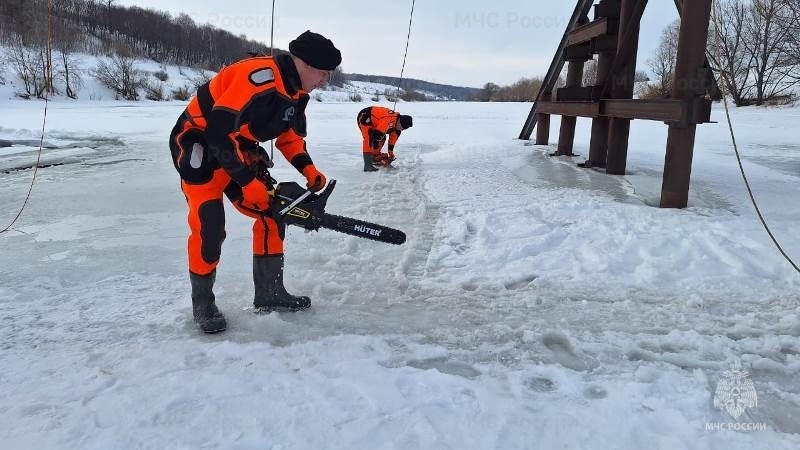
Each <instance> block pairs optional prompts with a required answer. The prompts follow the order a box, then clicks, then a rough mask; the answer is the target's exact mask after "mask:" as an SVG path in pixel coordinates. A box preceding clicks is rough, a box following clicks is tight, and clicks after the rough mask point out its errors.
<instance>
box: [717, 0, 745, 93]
mask: <svg viewBox="0 0 800 450" xmlns="http://www.w3.org/2000/svg"><path fill="white" fill-rule="evenodd" d="M748 20H749V7H748V5H747V4H746V3H745V1H744V0H719V1H718V2H716V3H715V4H714V31H713V32H714V36H712V38H710V39H709V40H710V46H711V52H710V53H711V58H712V61H713V63H714V66H715V67H717V70H718V71H719V77H720V80H721V88H722V90H723V91H724V92H725V93H726V94H727V95H730V96H731V99H732V100H733V103H734V104H735V105H736V106H745V105H747V104H749V100H748V99H747V97H748V96H749V94H750V91H751V90H752V83H751V81H750V69H751V68H752V67H753V57H752V54H751V53H750V52H748V51H747V46H746V44H745V35H744V33H745V24H746V22H747V21H748Z"/></svg>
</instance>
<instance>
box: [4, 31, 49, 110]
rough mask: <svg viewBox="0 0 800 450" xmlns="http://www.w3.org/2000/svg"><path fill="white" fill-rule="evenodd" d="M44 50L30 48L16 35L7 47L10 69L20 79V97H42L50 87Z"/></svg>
mask: <svg viewBox="0 0 800 450" xmlns="http://www.w3.org/2000/svg"><path fill="white" fill-rule="evenodd" d="M45 53H46V51H45V50H44V49H42V48H31V47H27V46H25V45H24V44H23V40H22V38H21V37H20V36H16V37H15V38H14V39H13V40H12V42H11V46H9V47H8V50H7V53H6V59H7V61H8V63H9V64H10V65H11V70H12V71H13V72H14V74H15V75H16V76H17V78H19V80H20V81H22V87H23V89H24V91H23V92H21V93H19V94H20V95H21V96H22V97H25V98H30V97H31V96H34V97H36V98H44V94H45V92H46V91H48V90H50V89H52V87H53V84H52V78H51V75H50V74H48V70H47V69H48V66H47V57H46V56H44V55H45Z"/></svg>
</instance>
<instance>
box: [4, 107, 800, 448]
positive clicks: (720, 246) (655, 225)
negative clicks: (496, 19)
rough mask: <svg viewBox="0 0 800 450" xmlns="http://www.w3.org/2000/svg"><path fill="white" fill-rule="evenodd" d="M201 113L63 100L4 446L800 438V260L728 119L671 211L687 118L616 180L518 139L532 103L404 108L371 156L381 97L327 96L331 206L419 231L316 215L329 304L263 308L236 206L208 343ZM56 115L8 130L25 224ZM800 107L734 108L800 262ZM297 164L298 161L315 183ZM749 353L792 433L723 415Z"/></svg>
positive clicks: (12, 247) (24, 227)
mask: <svg viewBox="0 0 800 450" xmlns="http://www.w3.org/2000/svg"><path fill="white" fill-rule="evenodd" d="M183 106H184V104H183V103H180V102H168V103H152V102H145V103H125V102H110V101H94V102H90V101H82V102H69V101H64V100H61V101H57V102H54V103H51V104H50V110H49V112H48V119H47V120H48V122H47V123H48V126H47V130H48V131H47V136H46V139H45V140H46V143H47V144H48V145H47V147H49V148H47V149H45V150H44V153H43V161H44V163H45V164H46V165H48V167H45V168H42V169H40V171H39V175H38V179H37V181H36V184H35V186H34V190H33V195H32V198H31V200H30V204H29V205H28V207H27V208H26V210H25V211H24V213H23V215H22V217H21V219H20V220H19V222H18V223H17V224H16V225H15V226H14V228H13V229H12V230H10V231H9V232H7V233H5V234H2V235H0V249H1V250H0V320H2V324H3V325H2V327H0V337H1V338H2V339H1V340H0V342H2V344H0V367H2V370H0V405H2V406H0V440H1V441H2V442H3V444H2V446H3V448H14V449H17V448H37V449H39V448H83V449H108V448H153V449H162V448H343V449H345V448H346V449H353V448H365V449H366V448H369V449H376V448H402V449H412V448H497V449H512V448H546V449H550V448H626V449H627V448H630V449H639V448H665V449H679V448H725V449H754V448H770V449H774V448H786V449H795V448H799V447H800V384H798V382H797V378H798V374H800V274H798V273H796V272H795V271H794V270H793V269H792V267H791V266H790V265H789V264H788V263H787V262H786V261H785V260H783V259H782V258H781V256H780V254H779V253H778V252H777V250H776V249H775V248H774V246H773V245H772V243H771V241H770V240H769V238H768V236H767V235H766V233H765V232H764V230H763V229H762V228H761V225H760V223H759V222H758V220H757V218H756V216H755V213H754V211H753V209H752V207H751V206H750V204H749V200H748V199H747V196H746V191H745V188H744V186H743V184H742V182H741V177H740V175H739V173H738V167H737V165H736V161H735V158H734V156H733V152H732V149H731V147H730V144H729V137H728V136H727V128H726V125H725V124H724V123H718V124H708V125H702V126H700V127H699V129H698V138H697V139H698V142H697V146H696V149H695V162H694V166H693V172H692V191H691V194H690V206H689V208H687V209H684V210H666V209H659V208H655V207H653V206H652V205H655V204H657V203H658V196H659V191H660V173H661V170H662V168H663V161H664V148H665V142H666V131H667V130H666V126H664V125H663V124H661V123H654V122H636V123H634V125H633V127H632V132H631V146H630V150H629V152H628V155H629V158H628V171H629V174H628V175H626V176H616V177H614V176H607V175H605V174H603V173H600V172H596V171H592V170H584V169H579V168H577V167H576V166H575V164H574V162H576V161H575V160H573V159H567V158H551V157H548V156H546V155H547V153H548V152H550V151H552V150H553V149H552V148H547V147H538V146H533V145H530V143H527V142H525V141H519V140H516V139H514V138H515V137H516V136H517V134H518V133H519V130H520V128H521V126H522V123H523V121H524V119H525V117H526V116H527V113H528V110H529V108H530V105H528V104H471V103H403V104H402V105H401V106H402V111H403V112H404V113H409V114H412V115H413V116H414V124H415V125H414V128H412V129H410V130H408V131H407V132H405V133H404V134H403V136H402V138H401V139H400V142H399V143H398V148H397V154H398V158H399V159H398V161H397V163H396V165H397V168H396V169H395V170H392V171H381V172H379V173H364V172H362V171H361V167H362V163H361V154H360V135H359V132H358V129H357V128H356V126H355V116H356V113H357V112H358V110H360V109H361V108H363V107H364V106H365V104H363V103H362V104H355V103H341V104H330V103H317V102H312V103H311V104H310V105H309V110H308V115H309V137H308V148H309V151H310V152H311V154H312V156H313V157H314V159H315V161H316V163H317V165H318V167H319V168H320V169H321V170H323V171H324V172H325V173H326V174H327V175H329V176H330V177H333V178H336V179H337V180H338V184H337V188H336V192H334V194H333V196H332V198H331V201H330V202H329V211H330V212H333V213H335V214H340V215H348V216H352V217H357V218H362V219H365V220H369V221H373V222H378V223H382V224H385V225H388V226H392V227H396V228H399V229H401V230H404V231H405V232H406V233H407V235H408V241H407V242H406V244H405V245H403V246H389V245H384V244H380V243H375V242H372V241H366V240H360V239H357V238H355V237H350V236H346V235H342V234H337V233H334V232H332V231H326V230H322V231H319V232H315V233H304V232H303V231H302V230H299V229H296V228H290V229H289V232H288V233H287V239H286V241H287V244H286V248H287V256H286V258H287V269H286V270H287V271H286V275H287V281H286V282H287V286H288V287H289V288H290V290H292V291H294V292H297V293H300V294H309V295H311V296H312V300H313V305H314V306H313V308H311V309H310V310H308V311H304V312H298V313H294V314H290V313H281V314H279V313H273V314H270V315H267V316H263V315H255V314H252V312H251V311H250V310H248V309H247V307H248V306H249V305H250V303H251V301H252V280H251V275H250V274H251V268H250V264H251V257H250V222H249V220H248V219H246V218H244V217H243V216H241V215H239V214H237V213H236V212H235V211H234V210H232V209H228V215H227V221H228V224H227V230H228V238H227V240H226V242H225V245H224V247H223V256H222V263H221V265H220V268H219V271H218V277H217V280H218V281H217V286H216V291H217V300H218V304H219V306H220V307H221V309H222V310H223V311H224V312H225V313H226V315H227V317H228V324H229V329H228V330H227V331H226V332H225V333H223V334H219V335H212V336H206V335H202V334H200V333H199V332H198V331H197V330H196V329H195V327H194V325H193V324H192V321H191V311H190V300H189V290H188V288H189V286H188V279H187V278H188V276H187V272H186V263H185V241H186V236H187V225H186V223H185V214H186V207H185V202H184V200H183V198H182V194H181V192H180V188H179V181H178V176H177V174H176V173H175V171H174V169H173V167H172V163H171V160H170V156H169V149H168V146H167V138H168V135H169V131H170V129H171V127H172V126H173V124H174V121H175V119H176V117H177V115H178V114H179V113H180V111H181V110H182V108H183ZM42 107H43V103H42V102H24V101H19V100H11V101H9V100H3V101H2V103H0V140H6V141H13V142H14V143H15V145H14V146H12V147H6V148H0V190H2V192H3V195H2V196H0V212H2V213H1V214H2V217H0V222H2V223H0V225H3V226H5V225H6V224H7V223H8V221H10V220H11V218H12V217H13V216H14V215H15V214H16V212H17V209H18V208H19V206H20V204H21V203H22V200H23V199H24V197H25V194H26V192H27V188H28V183H29V182H30V179H31V169H25V167H30V166H31V165H32V164H33V163H34V161H35V150H36V149H37V148H38V137H39V129H40V127H41V119H42ZM713 117H714V119H715V120H720V121H722V120H723V117H724V116H723V114H722V112H721V110H720V109H719V106H716V107H715V111H714V115H713ZM799 117H800V110H798V109H791V108H783V109H756V108H747V109H737V110H734V111H733V120H734V122H735V124H736V128H737V132H738V135H737V139H738V141H739V143H740V144H741V147H742V152H743V155H744V164H745V168H746V170H747V172H748V176H749V178H750V181H751V182H752V184H753V187H754V190H755V195H756V197H757V199H758V200H759V203H760V205H761V207H762V209H763V211H764V214H765V216H766V218H767V220H768V221H769V223H770V225H771V226H772V229H773V232H774V233H775V235H776V237H777V238H778V239H779V240H780V241H781V243H782V244H783V245H784V247H785V249H786V251H787V253H788V254H789V255H792V256H793V257H794V258H795V260H798V259H800V242H798V240H797V238H796V236H797V234H796V230H795V228H796V225H797V223H798V222H799V221H800V202H799V201H798V198H800V182H798V181H800V180H799V179H798V178H799V177H800V146H799V145H798V144H797V142H798V141H799V140H800V130H798V128H797V123H798V118H799ZM554 119H556V118H554ZM589 125H590V124H589V122H588V121H586V120H579V127H578V131H577V133H576V137H577V141H576V151H577V152H579V153H583V154H584V155H585V154H586V150H587V146H588V141H589ZM552 129H553V137H552V139H553V140H554V139H555V137H556V135H557V130H558V121H557V120H554V123H553V128H552ZM276 159H277V160H278V162H277V166H276V168H275V169H274V171H273V175H274V176H275V177H276V178H278V179H280V180H284V181H286V180H296V181H301V178H300V176H299V175H298V174H297V173H296V172H295V171H294V169H293V168H291V167H290V166H289V165H288V164H287V163H286V162H285V161H284V160H283V159H282V158H281V157H280V156H278V157H277V158H276ZM19 169H21V170H19ZM738 360H741V362H742V364H743V366H744V367H745V368H747V370H748V372H749V373H750V374H749V379H751V380H752V381H753V383H754V386H755V388H756V391H757V393H758V404H757V407H755V408H751V409H748V410H747V411H746V413H745V414H744V415H743V416H741V417H740V418H739V419H738V422H752V423H759V424H760V423H764V424H766V429H764V430H760V431H732V430H708V429H707V424H709V423H711V424H713V423H724V424H727V423H732V422H733V421H734V420H733V419H732V418H731V416H730V415H729V414H728V413H727V412H726V411H723V410H719V409H716V408H715V407H714V405H713V397H714V392H715V389H716V386H717V383H718V382H719V381H720V380H721V379H723V372H724V371H725V370H726V369H728V367H729V365H730V364H731V363H733V362H734V361H738Z"/></svg>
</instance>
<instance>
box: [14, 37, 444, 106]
mask: <svg viewBox="0 0 800 450" xmlns="http://www.w3.org/2000/svg"><path fill="white" fill-rule="evenodd" d="M7 51H8V49H7V48H4V47H0V55H3V54H5V53H6V52H7ZM57 56H58V54H57V52H56V61H57V62H58V58H57ZM74 58H75V61H76V67H75V69H76V70H77V71H78V72H79V73H80V75H81V79H82V81H83V83H82V85H81V86H80V87H79V88H78V90H77V96H78V99H79V100H92V101H101V100H114V99H115V97H117V96H116V95H115V94H114V92H113V91H112V90H110V89H109V88H107V87H106V86H104V85H103V84H102V83H100V82H99V81H98V80H97V79H96V78H95V77H93V76H92V72H93V70H94V69H95V68H96V67H97V65H98V63H99V62H100V61H106V62H108V61H110V58H108V57H99V56H94V55H88V54H77V55H74ZM134 67H135V68H136V70H137V71H138V72H139V75H140V76H141V77H142V78H144V79H145V80H146V81H147V82H148V83H151V84H154V85H161V87H162V89H163V92H164V95H165V99H166V100H170V99H173V95H172V93H173V92H174V91H175V90H177V89H186V90H188V91H190V92H193V91H194V89H195V85H196V84H198V82H202V81H201V80H202V79H203V78H204V77H205V78H208V77H210V76H212V75H213V74H214V72H210V71H204V70H200V69H194V68H189V67H185V66H175V65H168V64H159V63H157V62H155V61H152V60H146V59H141V58H139V59H134ZM3 69H4V70H3ZM0 70H3V72H2V73H0V75H2V77H0V99H13V98H15V97H17V96H18V95H17V94H20V93H23V92H24V88H23V85H22V83H21V81H20V79H19V78H18V77H17V76H16V75H15V73H14V68H13V66H11V65H8V64H7V65H5V66H4V67H3V68H2V69H0ZM164 74H165V75H166V77H164ZM156 75H159V76H160V77H161V78H166V79H164V80H161V79H158V78H157V77H156ZM3 81H4V82H3ZM57 87H58V90H59V93H60V94H59V95H56V96H53V97H52V98H51V99H52V100H54V101H69V99H68V98H66V97H65V96H64V95H63V92H64V91H65V89H64V86H63V81H60V80H59V81H57ZM396 90H397V86H391V85H387V84H381V83H369V82H364V81H348V82H346V83H345V85H344V86H343V87H336V86H328V87H326V88H325V89H323V90H318V91H315V92H314V93H313V94H312V99H313V101H317V102H325V103H330V102H334V103H336V102H354V101H355V102H370V101H373V102H386V101H387V97H389V98H390V99H392V97H394V96H395V92H396ZM402 92H403V91H401V93H402ZM139 93H140V98H141V99H142V101H147V100H146V91H145V90H144V89H139ZM420 94H423V95H426V96H427V97H428V98H430V99H433V100H446V99H444V98H442V97H440V96H437V95H436V94H434V93H430V92H422V91H421V92H420ZM173 100H174V99H173ZM178 101H182V100H178ZM399 101H402V100H399Z"/></svg>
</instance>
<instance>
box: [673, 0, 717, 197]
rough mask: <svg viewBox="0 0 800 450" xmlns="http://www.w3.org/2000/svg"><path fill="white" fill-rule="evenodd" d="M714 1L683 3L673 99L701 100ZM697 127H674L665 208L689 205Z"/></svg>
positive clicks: (694, 102) (702, 0) (678, 125)
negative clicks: (701, 86)
mask: <svg viewBox="0 0 800 450" xmlns="http://www.w3.org/2000/svg"><path fill="white" fill-rule="evenodd" d="M711 6H712V0H693V1H687V2H683V9H682V11H681V29H680V33H679V35H678V60H677V63H676V65H675V79H674V81H673V83H672V85H673V87H672V98H673V99H676V100H682V101H684V102H686V103H687V104H691V105H695V104H696V101H695V100H694V99H695V98H697V97H699V94H698V92H697V91H698V89H697V86H698V84H699V83H700V82H701V78H700V76H704V75H702V74H703V72H702V70H701V69H702V68H703V63H704V62H705V57H706V54H705V45H697V43H698V42H706V40H707V39H708V22H709V20H710V18H711ZM696 130H697V125H695V124H693V123H692V124H688V126H687V125H685V124H671V125H670V126H669V132H668V133H667V152H666V156H665V158H664V177H663V181H662V185H661V207H662V208H685V207H686V205H687V204H688V202H689V180H690V177H691V173H692V157H693V153H694V139H695V132H696Z"/></svg>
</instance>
